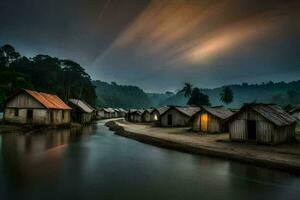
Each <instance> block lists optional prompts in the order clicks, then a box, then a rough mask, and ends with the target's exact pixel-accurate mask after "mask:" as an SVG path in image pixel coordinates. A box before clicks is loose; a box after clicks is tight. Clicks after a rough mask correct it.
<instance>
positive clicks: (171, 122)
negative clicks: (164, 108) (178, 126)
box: [168, 115, 173, 126]
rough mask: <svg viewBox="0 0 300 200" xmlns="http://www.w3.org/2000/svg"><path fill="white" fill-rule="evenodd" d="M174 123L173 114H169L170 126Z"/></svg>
mask: <svg viewBox="0 0 300 200" xmlns="http://www.w3.org/2000/svg"><path fill="white" fill-rule="evenodd" d="M172 124H173V117H172V115H168V126H172Z"/></svg>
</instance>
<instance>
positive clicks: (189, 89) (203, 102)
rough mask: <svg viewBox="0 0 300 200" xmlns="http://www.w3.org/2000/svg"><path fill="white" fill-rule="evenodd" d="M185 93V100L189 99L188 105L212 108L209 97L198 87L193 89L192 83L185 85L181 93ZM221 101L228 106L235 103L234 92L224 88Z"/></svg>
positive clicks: (226, 87)
mask: <svg viewBox="0 0 300 200" xmlns="http://www.w3.org/2000/svg"><path fill="white" fill-rule="evenodd" d="M179 93H183V94H184V97H185V98H188V101H187V105H195V106H210V105H211V103H210V100H209V96H208V95H206V94H205V93H204V92H203V91H201V90H200V89H199V88H198V87H193V85H192V84H191V83H185V84H184V86H183V88H182V89H181V90H180V91H179ZM220 101H221V102H223V103H224V104H226V105H228V104H230V103H231V102H232V101H233V91H232V90H231V89H230V87H228V86H224V87H223V88H222V91H221V93H220Z"/></svg>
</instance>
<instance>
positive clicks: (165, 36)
mask: <svg viewBox="0 0 300 200" xmlns="http://www.w3.org/2000/svg"><path fill="white" fill-rule="evenodd" d="M6 43H9V44H11V45H13V46H14V47H15V48H16V49H17V50H18V51H19V52H20V53H21V54H23V55H26V56H29V57H32V56H34V55H36V54H48V55H51V56H56V57H59V58H66V59H72V60H74V61H76V62H78V63H80V64H81V65H82V66H83V67H84V68H85V69H86V70H87V72H88V73H89V74H90V75H91V77H92V78H93V79H95V80H96V79H99V80H103V81H107V82H112V81H114V82H117V83H119V84H126V85H137V86H140V87H141V88H143V89H144V90H145V91H148V92H163V91H166V90H176V89H178V88H180V87H182V85H183V84H184V83H185V82H190V83H192V84H193V85H197V86H198V87H201V88H213V87H218V86H222V85H227V84H234V83H242V82H249V83H261V82H268V81H275V82H277V81H292V80H299V77H300V1H298V0H88V1H87V0H43V1H40V0H22V1H20V0H0V45H1V44H6Z"/></svg>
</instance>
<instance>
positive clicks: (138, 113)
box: [132, 109, 144, 122]
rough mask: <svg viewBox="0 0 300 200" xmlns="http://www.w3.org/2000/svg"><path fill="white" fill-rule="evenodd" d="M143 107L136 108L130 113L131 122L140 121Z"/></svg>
mask: <svg viewBox="0 0 300 200" xmlns="http://www.w3.org/2000/svg"><path fill="white" fill-rule="evenodd" d="M143 112H144V109H138V110H136V111H134V112H133V113H132V115H133V122H142V114H143Z"/></svg>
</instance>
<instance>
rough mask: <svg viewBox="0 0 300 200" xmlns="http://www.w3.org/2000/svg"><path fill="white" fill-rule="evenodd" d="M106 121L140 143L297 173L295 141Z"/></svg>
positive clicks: (297, 146)
mask: <svg viewBox="0 0 300 200" xmlns="http://www.w3.org/2000/svg"><path fill="white" fill-rule="evenodd" d="M106 125H107V126H108V127H109V128H110V129H111V130H112V131H114V132H115V133H116V134H118V135H121V136H125V137H128V138H132V139H135V140H138V141H141V142H143V143H148V144H153V145H156V146H160V147H164V148H169V149H174V150H178V151H183V152H189V153H194V154H202V155H208V156H215V157H220V158H224V159H231V160H235V161H240V162H244V163H248V164H252V165H257V166H262V167H267V168H274V169H280V170H284V171H288V172H291V173H296V174H300V144H299V143H293V144H283V145H277V146H263V145H256V144H248V143H235V142H230V141H229V135H228V134H207V135H200V134H197V133H193V132H190V131H189V129H188V128H160V127H152V126H151V125H148V124H134V123H129V122H126V121H124V120H119V121H110V122H108V123H106Z"/></svg>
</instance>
